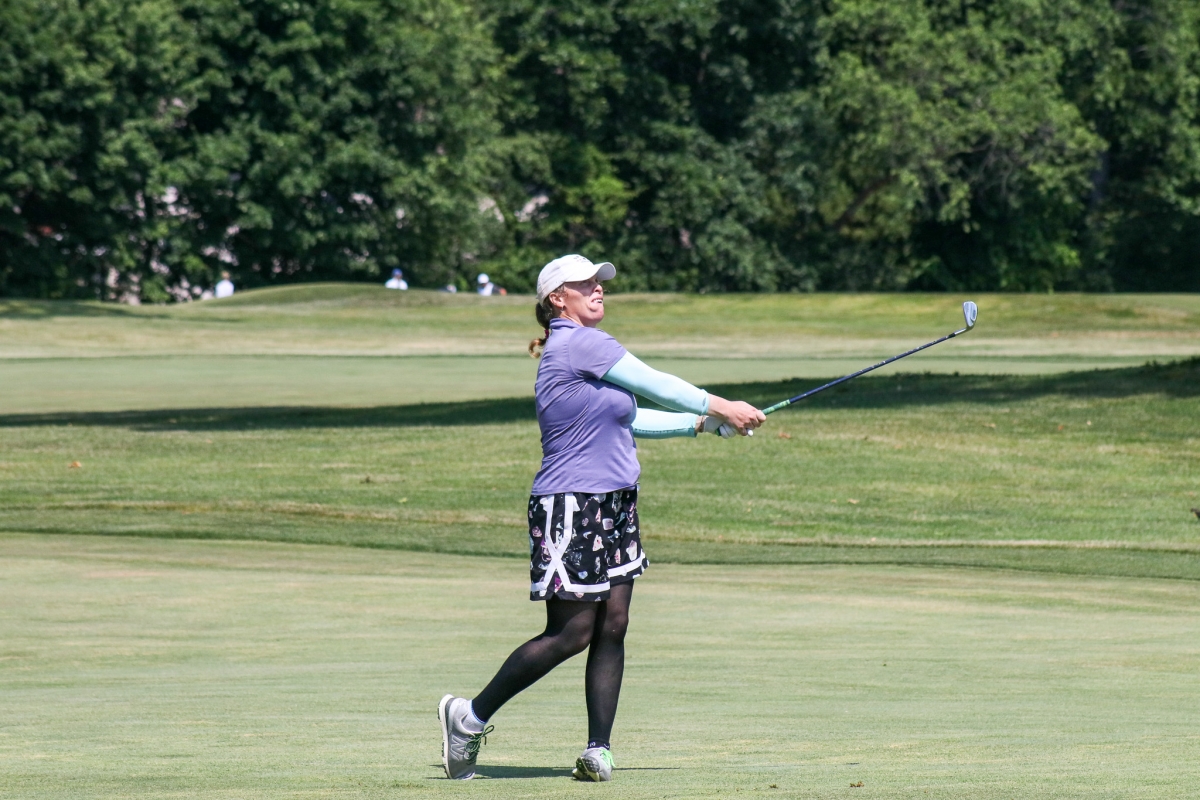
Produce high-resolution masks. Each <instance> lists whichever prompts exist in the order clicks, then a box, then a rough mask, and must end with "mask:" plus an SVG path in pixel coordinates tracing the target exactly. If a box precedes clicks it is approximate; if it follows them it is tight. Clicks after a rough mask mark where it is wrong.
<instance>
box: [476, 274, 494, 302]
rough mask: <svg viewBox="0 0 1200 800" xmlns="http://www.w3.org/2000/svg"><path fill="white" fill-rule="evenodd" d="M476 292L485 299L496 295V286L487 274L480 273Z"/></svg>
mask: <svg viewBox="0 0 1200 800" xmlns="http://www.w3.org/2000/svg"><path fill="white" fill-rule="evenodd" d="M475 284H476V286H475V291H477V292H479V294H480V295H482V296H483V297H491V296H492V295H493V294H496V293H497V292H496V284H494V283H492V281H491V279H490V278H488V276H487V273H486V272H481V273H479V277H478V278H476V279H475Z"/></svg>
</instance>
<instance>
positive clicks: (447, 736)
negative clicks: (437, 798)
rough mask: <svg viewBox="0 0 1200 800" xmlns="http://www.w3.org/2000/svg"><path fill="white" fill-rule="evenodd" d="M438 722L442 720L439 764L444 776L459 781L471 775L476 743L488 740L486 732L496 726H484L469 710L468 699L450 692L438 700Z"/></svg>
mask: <svg viewBox="0 0 1200 800" xmlns="http://www.w3.org/2000/svg"><path fill="white" fill-rule="evenodd" d="M438 722H440V723H442V767H443V768H444V769H445V770H446V777H447V778H453V779H454V780H459V781H468V780H470V779H471V778H474V777H475V757H476V756H478V755H479V746H480V745H481V744H486V743H487V735H488V734H489V733H491V732H492V730H493V729H494V727H495V726H493V725H488V726H486V727H485V726H484V725H483V724H482V723H480V722H479V720H478V719H476V717H475V714H474V713H472V711H471V701H470V700H468V699H466V698H465V697H455V696H454V695H452V694H448V695H446V696H445V697H443V698H442V701H441V702H440V703H438ZM475 728H478V730H475Z"/></svg>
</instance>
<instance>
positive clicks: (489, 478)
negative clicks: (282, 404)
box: [0, 360, 1200, 579]
mask: <svg viewBox="0 0 1200 800" xmlns="http://www.w3.org/2000/svg"><path fill="white" fill-rule="evenodd" d="M808 385H811V384H809V383H805V382H782V383H766V384H749V385H738V386H721V387H716V388H717V389H718V390H719V391H721V392H722V393H725V394H727V395H730V396H739V397H745V398H746V399H748V400H751V401H753V402H757V403H759V404H766V403H767V402H770V401H772V400H775V399H778V398H781V397H787V396H789V395H791V394H794V393H796V392H798V391H799V390H800V389H801V388H803V387H805V386H808ZM805 403H806V405H803V406H798V407H794V408H792V409H787V410H784V411H781V412H778V413H777V414H775V415H772V416H771V417H770V418H769V420H768V424H767V426H766V427H764V428H763V429H762V430H761V431H760V432H759V434H758V435H756V436H755V437H753V438H751V439H739V440H732V441H724V440H720V439H718V438H717V437H704V438H702V439H700V440H690V439H689V440H674V441H662V442H643V443H642V444H641V446H640V450H639V452H640V456H641V460H642V464H643V481H642V486H643V501H642V510H643V518H644V523H645V530H646V535H647V539H648V547H649V552H650V554H651V557H652V558H654V559H657V560H659V561H691V562H709V563H735V562H766V563H777V562H789V561H798V562H849V563H862V562H887V563H945V564H960V565H981V566H1009V567H1016V568H1022V569H1038V570H1051V571H1063V572H1076V573H1095V574H1114V575H1158V576H1167V577H1181V578H1182V577H1186V578H1196V579H1200V520H1197V519H1196V517H1195V516H1194V515H1193V514H1192V513H1191V512H1190V511H1189V509H1190V508H1192V507H1196V506H1200V496H1198V494H1197V490H1198V489H1200V481H1198V480H1197V479H1198V477H1200V446H1198V445H1200V432H1198V431H1200V429H1198V428H1197V426H1196V420H1197V419H1200V360H1193V361H1189V362H1184V363H1180V364H1174V365H1166V366H1149V367H1143V368H1135V369H1126V370H1115V371H1095V372H1087V373H1072V374H1065V375H1049V376H1024V377H1013V376H1009V377H996V376H994V377H987V376H952V375H951V376H945V375H942V376H939V375H897V376H891V377H885V378H871V377H867V378H863V379H860V380H859V381H856V382H854V383H851V384H848V385H846V386H844V387H839V388H838V389H836V390H833V391H831V392H829V393H827V394H824V395H820V396H818V397H816V398H813V399H812V400H810V401H805ZM0 442H2V443H3V457H2V458H3V460H2V461H0V477H2V478H3V480H2V481H0V530H8V531H43V532H47V533H95V534H134V535H143V536H166V537H180V538H235V539H270V540H279V541H296V542H320V543H338V544H353V545H360V546H370V547H384V548H401V549H411V550H426V551H440V552H450V553H473V554H488V555H505V556H512V557H517V558H523V557H524V556H525V554H526V546H527V545H526V534H525V530H524V525H525V522H524V518H523V514H524V508H525V498H526V493H527V491H528V486H529V482H530V480H531V478H532V474H533V472H534V471H535V470H536V468H537V464H538V458H539V450H538V437H537V428H536V422H535V421H534V416H533V405H532V402H531V400H529V399H528V398H516V399H502V400H480V401H472V402H463V403H440V404H424V405H410V406H382V407H373V408H352V409H342V408H299V409H297V408H249V409H246V408H242V409H237V408H234V409H223V408H202V409H176V410H159V411H144V412H117V413H90V414H86V413H78V414H77V413H53V414H18V415H8V416H3V417H0ZM74 464H78V466H72V465H74Z"/></svg>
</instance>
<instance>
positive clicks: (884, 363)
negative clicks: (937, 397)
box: [762, 328, 969, 414]
mask: <svg viewBox="0 0 1200 800" xmlns="http://www.w3.org/2000/svg"><path fill="white" fill-rule="evenodd" d="M967 330H969V329H968V328H964V329H962V330H961V331H955V332H954V333H950V334H947V335H945V336H943V337H942V338H940V339H934V340H933V341H932V342H928V343H926V344H923V345H921V346H920V347H914V348H913V349H912V350H909V351H908V352H906V353H901V354H900V355H898V356H892V357H891V358H889V359H885V360H883V361H880V362H879V363H878V364H872V365H871V366H869V367H866V368H864V369H860V370H859V371H858V372H852V373H850V374H849V375H843V376H842V377H840V378H838V379H837V380H836V381H830V382H829V383H827V384H825V385H824V386H818V387H817V388H815V389H809V390H808V391H807V392H804V393H803V394H798V395H796V396H795V397H792V398H789V399H787V400H783V401H780V402H778V403H776V404H775V405H773V406H770V407H768V408H764V409H763V410H762V412H763V414H771V413H774V412H776V411H778V410H779V409H781V408H787V407H788V406H790V405H791V404H792V403H795V402H797V401H799V400H803V399H804V398H806V397H812V396H813V395H814V394H816V393H817V392H823V391H825V390H826V389H828V388H830V387H831V386H837V385H838V384H839V383H845V382H846V381H848V380H850V379H851V378H857V377H858V376H859V375H866V374H867V373H868V372H870V371H871V370H875V369H879V368H880V367H886V366H887V365H888V364H891V363H892V362H893V361H899V360H900V359H902V358H905V357H906V356H911V355H912V354H913V353H919V352H921V351H922V350H924V349H925V348H927V347H933V346H934V345H935V344H941V343H942V342H944V341H946V340H947V339H953V338H954V337H955V336H958V335H959V334H960V333H966V332H967Z"/></svg>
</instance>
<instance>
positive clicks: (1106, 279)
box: [0, 0, 1200, 301]
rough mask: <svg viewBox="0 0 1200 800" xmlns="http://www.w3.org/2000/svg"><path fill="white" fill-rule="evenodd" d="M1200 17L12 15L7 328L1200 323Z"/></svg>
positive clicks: (834, 3) (765, 1)
mask: <svg viewBox="0 0 1200 800" xmlns="http://www.w3.org/2000/svg"><path fill="white" fill-rule="evenodd" d="M1198 87H1200V4H1197V3H1195V2H1188V0H1126V2H1122V3H1119V4H1117V3H1113V4H1108V3H1095V2H1087V1H1086V0H992V1H991V2H983V0H966V1H965V2H964V1H963V0H955V2H947V1H945V0H886V1H885V0H831V1H828V2H822V3H813V2H807V1H805V2H801V1H800V0H692V1H691V2H688V3H679V2H665V0H555V1H554V2H548V0H491V2H479V0H311V1H310V2H304V3H298V2H293V1H292V0H36V1H35V0H9V2H7V3H5V4H3V7H2V8H0V295H9V296H18V295H23V296H40V297H96V296H99V297H102V298H105V299H126V300H131V299H134V298H141V299H144V300H146V301H164V300H169V299H172V298H173V299H186V298H189V297H193V296H195V295H196V294H198V293H199V291H200V290H201V288H204V287H209V286H211V285H212V284H213V283H215V281H216V280H217V278H218V277H219V275H220V273H221V272H223V271H228V272H230V273H231V274H232V275H233V277H234V280H235V281H236V282H237V283H238V284H240V285H243V286H260V285H268V284H272V283H279V282H292V281H298V280H333V279H336V280H360V279H361V280H378V279H379V278H380V276H381V275H383V274H385V273H386V272H387V271H389V270H390V269H392V268H393V267H402V268H403V269H404V270H405V273H406V276H407V277H408V279H409V280H410V282H411V283H412V284H414V285H418V286H435V285H444V284H446V283H448V282H449V283H458V284H460V285H466V284H467V283H468V281H469V280H470V278H471V277H472V276H473V275H474V273H475V272H478V271H480V270H486V271H487V272H489V273H490V274H492V276H493V278H494V279H495V280H496V281H497V282H498V283H500V284H502V285H505V286H508V287H509V288H510V289H515V290H528V289H530V288H531V287H532V285H533V280H534V278H535V276H536V274H537V271H538V269H539V268H540V266H541V265H542V263H544V262H545V261H546V260H548V259H549V258H551V257H553V256H555V255H558V254H561V253H563V252H568V251H580V252H583V253H585V254H589V255H593V256H604V257H605V258H608V259H611V260H614V261H616V262H617V263H618V264H619V266H620V268H621V269H620V279H619V280H620V285H621V286H623V287H625V288H650V289H682V290H692V291H754V290H779V291H787V290H799V291H808V290H814V289H926V290H938V289H953V290H957V289H972V290H985V289H993V290H1050V289H1098V290H1135V291H1140V290H1187V291H1200V88H1198Z"/></svg>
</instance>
